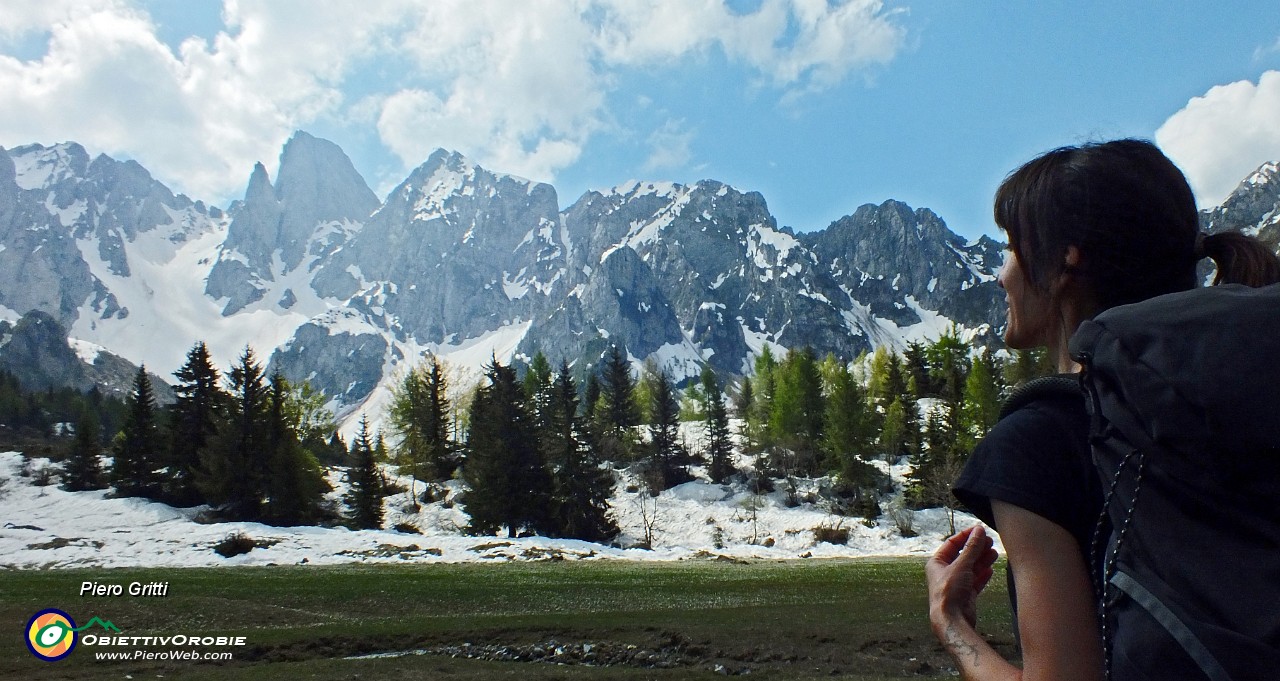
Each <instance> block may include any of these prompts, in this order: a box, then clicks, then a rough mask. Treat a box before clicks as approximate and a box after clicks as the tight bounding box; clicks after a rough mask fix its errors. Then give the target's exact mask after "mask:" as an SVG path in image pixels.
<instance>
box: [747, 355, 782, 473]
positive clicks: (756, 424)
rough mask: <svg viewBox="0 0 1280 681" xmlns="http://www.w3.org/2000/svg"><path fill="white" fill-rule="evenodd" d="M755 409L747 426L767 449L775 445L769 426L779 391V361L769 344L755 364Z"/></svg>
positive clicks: (758, 444) (759, 444) (756, 439)
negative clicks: (776, 394) (775, 398)
mask: <svg viewBox="0 0 1280 681" xmlns="http://www.w3.org/2000/svg"><path fill="white" fill-rule="evenodd" d="M754 368H755V376H756V381H755V389H756V390H755V393H756V394H755V409H754V411H753V412H752V413H751V414H749V415H748V416H747V417H746V418H747V428H748V431H749V433H750V435H751V439H752V440H754V441H755V442H756V444H757V446H758V447H759V448H761V449H767V448H770V447H772V446H773V444H774V440H773V431H772V429H771V428H770V427H769V426H770V419H771V417H772V414H773V399H774V395H775V393H776V392H777V387H778V382H777V376H776V374H777V370H778V362H777V360H776V359H775V358H774V356H773V351H772V350H771V349H770V348H769V346H768V345H765V346H764V348H762V349H761V350H760V354H759V355H758V356H756V360H755V364H754Z"/></svg>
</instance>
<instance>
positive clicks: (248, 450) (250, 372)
mask: <svg viewBox="0 0 1280 681" xmlns="http://www.w3.org/2000/svg"><path fill="white" fill-rule="evenodd" d="M229 383H230V395H231V400H230V401H229V403H228V404H229V409H228V418H227V419H226V420H225V422H224V423H223V424H222V427H221V428H220V429H219V431H218V434H217V436H216V437H215V438H214V440H213V442H212V443H211V445H210V446H209V447H208V448H206V450H205V452H204V454H203V455H202V457H201V461H200V471H199V475H198V476H197V477H196V485H197V487H198V488H199V490H200V492H201V494H203V495H204V498H205V499H207V500H208V501H209V503H211V504H215V505H218V506H220V507H221V508H222V512H223V514H224V515H225V516H226V517H228V518H230V519H233V520H257V519H258V518H260V517H261V513H262V500H263V496H264V492H263V486H264V484H265V483H264V480H265V478H266V475H267V471H266V469H267V461H266V458H267V457H266V456H264V452H265V451H267V450H268V432H267V430H268V429H267V422H268V414H267V410H268V394H267V388H266V385H265V384H264V383H263V372H262V366H261V365H260V364H258V361H257V359H256V358H255V357H254V354H253V349H252V348H248V347H246V348H245V349H244V352H243V353H241V355H240V359H239V360H238V361H237V363H236V365H235V366H234V367H232V369H231V374H230V376H229Z"/></svg>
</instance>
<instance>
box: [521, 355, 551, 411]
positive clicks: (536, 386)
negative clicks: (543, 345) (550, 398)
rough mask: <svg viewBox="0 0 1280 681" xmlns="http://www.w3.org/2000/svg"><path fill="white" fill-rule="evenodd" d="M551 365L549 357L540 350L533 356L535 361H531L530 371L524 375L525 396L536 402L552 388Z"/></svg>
mask: <svg viewBox="0 0 1280 681" xmlns="http://www.w3.org/2000/svg"><path fill="white" fill-rule="evenodd" d="M551 380H552V377H551V363H550V362H548V361H547V356H546V355H544V354H542V351H541V350H539V351H537V352H535V353H534V354H533V359H532V360H530V361H529V369H528V370H527V371H525V373H524V380H523V381H522V383H523V385H524V394H525V396H526V397H528V398H529V399H530V400H536V399H537V398H538V396H539V395H541V394H543V393H544V392H546V390H547V388H549V387H551Z"/></svg>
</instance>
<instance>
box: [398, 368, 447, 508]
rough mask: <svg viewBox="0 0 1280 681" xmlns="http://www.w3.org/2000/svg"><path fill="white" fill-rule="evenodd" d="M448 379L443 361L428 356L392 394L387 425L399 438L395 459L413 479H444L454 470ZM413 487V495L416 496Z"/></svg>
mask: <svg viewBox="0 0 1280 681" xmlns="http://www.w3.org/2000/svg"><path fill="white" fill-rule="evenodd" d="M448 390H449V385H448V380H447V379H446V377H445V372H444V365H443V363H442V361H441V360H440V359H439V358H437V357H435V356H431V357H430V358H428V360H427V364H426V365H425V366H419V367H415V368H414V369H413V370H411V371H410V372H409V373H408V374H407V375H406V376H405V377H404V380H403V381H402V382H401V384H400V386H399V387H398V388H397V389H396V390H395V391H394V393H393V395H392V403H391V412H390V419H389V420H390V424H391V428H392V432H393V433H394V434H395V436H396V437H397V438H398V440H399V444H398V445H397V459H398V460H399V461H400V462H401V465H402V467H407V469H408V471H409V472H410V475H411V476H412V478H413V480H415V481H417V480H424V481H426V482H443V481H445V480H448V479H449V478H450V477H451V476H452V475H453V472H454V471H455V470H456V469H457V466H458V461H457V449H458V448H457V445H456V443H455V442H454V440H453V425H452V421H451V419H450V410H451V405H450V401H449V397H448ZM416 494H417V493H416V490H415V491H414V495H415V498H416Z"/></svg>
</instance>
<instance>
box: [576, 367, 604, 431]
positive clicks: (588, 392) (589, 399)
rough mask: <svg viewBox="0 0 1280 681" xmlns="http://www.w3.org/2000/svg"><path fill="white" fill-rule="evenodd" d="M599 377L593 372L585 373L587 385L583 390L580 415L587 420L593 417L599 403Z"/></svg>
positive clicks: (591, 419)
mask: <svg viewBox="0 0 1280 681" xmlns="http://www.w3.org/2000/svg"><path fill="white" fill-rule="evenodd" d="M600 395H601V392H600V379H599V378H596V375H595V373H594V372H592V373H589V374H587V387H586V388H585V389H584V390H583V396H582V407H581V410H582V416H583V417H584V418H586V419H587V420H588V422H590V421H593V420H594V419H595V413H596V407H597V406H598V405H599V404H600Z"/></svg>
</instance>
